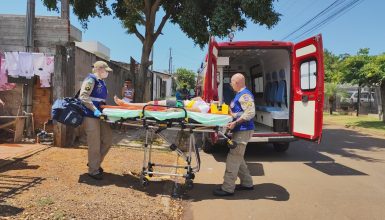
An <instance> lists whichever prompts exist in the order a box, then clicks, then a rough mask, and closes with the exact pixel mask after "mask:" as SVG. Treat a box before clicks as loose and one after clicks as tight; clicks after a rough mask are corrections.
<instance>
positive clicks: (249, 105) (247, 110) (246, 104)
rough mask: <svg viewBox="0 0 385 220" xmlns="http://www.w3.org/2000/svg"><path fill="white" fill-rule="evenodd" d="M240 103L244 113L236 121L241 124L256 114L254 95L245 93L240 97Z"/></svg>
mask: <svg viewBox="0 0 385 220" xmlns="http://www.w3.org/2000/svg"><path fill="white" fill-rule="evenodd" d="M239 103H240V104H241V107H242V110H243V114H242V115H241V117H239V118H238V119H237V120H236V121H235V122H236V123H237V124H241V123H243V122H245V121H250V120H252V119H253V118H254V116H255V105H254V100H253V97H252V96H250V95H249V94H244V95H242V96H241V97H240V98H239Z"/></svg>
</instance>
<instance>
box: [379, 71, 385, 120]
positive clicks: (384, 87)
mask: <svg viewBox="0 0 385 220" xmlns="http://www.w3.org/2000/svg"><path fill="white" fill-rule="evenodd" d="M380 93H381V97H380V99H381V112H379V114H380V117H381V119H382V121H383V122H384V123H385V79H383V80H382V82H381V85H380Z"/></svg>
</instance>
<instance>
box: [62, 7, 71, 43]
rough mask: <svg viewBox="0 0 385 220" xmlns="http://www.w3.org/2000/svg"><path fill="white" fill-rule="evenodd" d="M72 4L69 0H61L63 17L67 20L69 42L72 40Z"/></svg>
mask: <svg viewBox="0 0 385 220" xmlns="http://www.w3.org/2000/svg"><path fill="white" fill-rule="evenodd" d="M69 11H70V4H69V0H61V16H60V17H61V19H64V20H67V34H68V42H70V34H71V24H70V12H69Z"/></svg>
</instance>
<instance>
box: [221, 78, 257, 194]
mask: <svg viewBox="0 0 385 220" xmlns="http://www.w3.org/2000/svg"><path fill="white" fill-rule="evenodd" d="M231 87H232V88H233V89H234V91H235V92H236V95H235V98H234V99H233V100H232V102H231V104H230V108H231V114H232V116H233V118H234V120H233V122H231V123H229V124H228V125H227V127H228V129H230V130H232V133H233V137H232V140H234V141H236V142H237V147H236V148H234V149H230V152H229V153H228V155H227V159H226V171H225V175H224V181H223V184H222V186H221V187H220V188H218V189H215V190H214V191H213V193H214V195H215V196H231V195H233V194H234V190H253V189H254V186H253V180H252V178H251V175H250V172H249V169H248V168H247V165H246V162H245V159H244V154H245V150H246V145H247V142H248V141H249V140H250V138H251V136H252V134H253V132H254V122H253V118H254V116H255V106H254V96H253V95H252V93H251V92H250V91H249V90H248V89H247V88H246V86H245V77H244V76H243V75H242V74H241V73H237V74H235V75H233V77H231ZM237 177H239V179H240V181H241V184H239V185H235V181H236V180H237Z"/></svg>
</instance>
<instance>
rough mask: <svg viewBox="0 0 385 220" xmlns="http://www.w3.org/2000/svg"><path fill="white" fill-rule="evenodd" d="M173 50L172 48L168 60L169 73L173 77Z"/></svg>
mask: <svg viewBox="0 0 385 220" xmlns="http://www.w3.org/2000/svg"><path fill="white" fill-rule="evenodd" d="M171 53H172V48H171V47H170V56H169V59H168V72H169V73H170V74H171V75H172V55H171Z"/></svg>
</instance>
